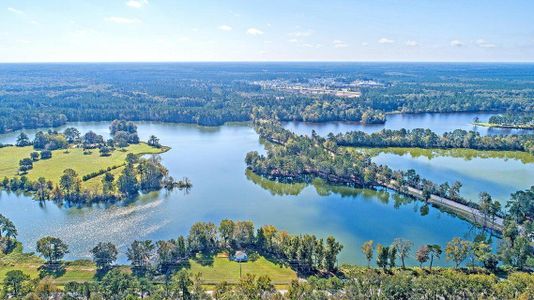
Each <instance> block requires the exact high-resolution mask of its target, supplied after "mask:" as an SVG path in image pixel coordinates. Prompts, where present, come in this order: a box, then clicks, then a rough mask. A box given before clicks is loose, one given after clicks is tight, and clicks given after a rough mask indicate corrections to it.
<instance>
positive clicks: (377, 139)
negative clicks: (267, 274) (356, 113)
mask: <svg viewBox="0 0 534 300" xmlns="http://www.w3.org/2000/svg"><path fill="white" fill-rule="evenodd" d="M328 139H329V140H332V141H333V142H335V143H336V144H337V145H339V146H348V147H374V148H383V147H417V148H440V149H455V148H465V149H475V150H498V151H501V150H503V151H504V150H505V151H524V152H529V153H534V138H533V137H532V136H531V135H486V136H481V135H480V133H478V132H475V131H466V130H462V129H456V130H454V131H452V132H445V133H444V134H442V135H438V134H436V133H435V132H433V131H431V130H430V129H422V128H417V129H413V130H407V129H404V128H403V129H399V130H390V129H383V130H381V131H379V132H374V133H371V134H368V133H365V132H363V131H352V132H347V133H339V134H337V135H333V134H330V135H329V136H328Z"/></svg>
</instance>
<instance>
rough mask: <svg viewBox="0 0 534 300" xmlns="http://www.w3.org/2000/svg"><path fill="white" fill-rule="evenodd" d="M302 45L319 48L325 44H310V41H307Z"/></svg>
mask: <svg viewBox="0 0 534 300" xmlns="http://www.w3.org/2000/svg"><path fill="white" fill-rule="evenodd" d="M302 47H305V48H315V49H318V48H321V47H323V45H322V44H309V43H306V44H302Z"/></svg>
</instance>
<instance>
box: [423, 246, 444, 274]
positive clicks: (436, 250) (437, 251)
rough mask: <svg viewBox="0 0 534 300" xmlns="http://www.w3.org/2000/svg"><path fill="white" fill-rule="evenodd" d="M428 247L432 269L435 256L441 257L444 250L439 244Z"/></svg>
mask: <svg viewBox="0 0 534 300" xmlns="http://www.w3.org/2000/svg"><path fill="white" fill-rule="evenodd" d="M427 247H428V250H429V254H430V270H432V264H433V262H434V258H438V259H439V258H440V256H441V253H442V252H443V251H442V250H441V247H440V246H439V245H427Z"/></svg>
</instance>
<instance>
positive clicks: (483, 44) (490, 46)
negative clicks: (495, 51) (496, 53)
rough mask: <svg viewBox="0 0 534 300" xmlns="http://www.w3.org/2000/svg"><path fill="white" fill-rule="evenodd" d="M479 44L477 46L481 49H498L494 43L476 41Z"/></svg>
mask: <svg viewBox="0 0 534 300" xmlns="http://www.w3.org/2000/svg"><path fill="white" fill-rule="evenodd" d="M475 43H476V44H477V46H479V47H480V48H495V47H497V46H496V45H495V44H493V43H490V42H488V41H486V40H484V39H478V40H476V42H475Z"/></svg>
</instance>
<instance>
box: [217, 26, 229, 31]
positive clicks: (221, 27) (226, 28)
mask: <svg viewBox="0 0 534 300" xmlns="http://www.w3.org/2000/svg"><path fill="white" fill-rule="evenodd" d="M219 30H222V31H232V27H231V26H228V25H221V26H219Z"/></svg>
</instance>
